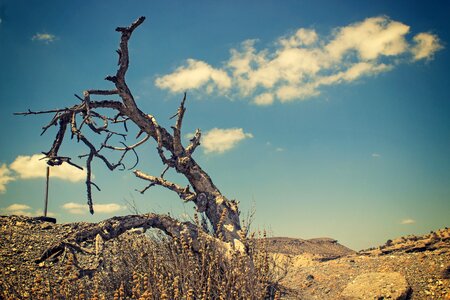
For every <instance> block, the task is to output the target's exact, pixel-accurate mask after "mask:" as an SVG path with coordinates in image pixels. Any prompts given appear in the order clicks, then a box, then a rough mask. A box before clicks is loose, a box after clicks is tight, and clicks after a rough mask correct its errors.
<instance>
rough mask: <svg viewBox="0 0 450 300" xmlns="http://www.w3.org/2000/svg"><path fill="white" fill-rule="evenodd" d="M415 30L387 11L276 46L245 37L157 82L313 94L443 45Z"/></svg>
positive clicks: (263, 93)
mask: <svg viewBox="0 0 450 300" xmlns="http://www.w3.org/2000/svg"><path fill="white" fill-rule="evenodd" d="M409 32H410V27H409V26H408V25H406V24H403V23H401V22H398V21H394V20H391V19H390V18H388V17H386V16H379V17H373V18H367V19H365V20H363V21H361V22H357V23H353V24H349V25H347V26H343V27H338V28H335V29H334V30H332V34H331V35H329V36H322V37H321V36H319V34H318V33H317V32H316V31H315V30H314V29H306V28H299V29H297V30H296V31H295V32H294V33H292V34H290V35H285V36H282V37H280V38H278V39H276V43H275V44H274V45H275V46H271V47H267V48H265V49H262V50H259V51H258V50H257V49H256V46H255V45H256V42H257V40H255V39H252V40H246V41H244V42H243V43H242V44H241V46H240V47H238V48H235V49H231V50H230V58H229V59H228V60H226V61H225V62H224V63H223V64H222V67H218V68H215V67H213V66H211V65H209V64H208V63H206V62H203V61H199V60H194V59H188V60H187V63H186V64H185V65H184V66H181V67H179V68H177V69H176V70H175V71H174V72H173V73H171V74H168V75H165V76H162V77H159V78H157V79H156V81H155V83H156V85H157V86H158V87H160V88H162V89H168V90H170V91H172V92H181V91H183V90H185V89H187V88H191V89H202V90H203V91H205V92H206V93H212V92H213V91H214V90H218V91H219V92H220V93H222V94H226V95H228V96H230V97H231V98H237V97H249V98H250V99H252V100H251V101H252V102H253V103H254V104H256V105H260V106H267V105H271V104H272V103H274V102H275V101H276V100H278V101H281V102H290V101H294V100H303V99H308V98H311V97H313V96H317V95H319V94H320V93H321V91H322V89H323V88H324V87H325V86H330V85H337V84H344V83H349V82H353V81H355V80H358V79H360V78H363V77H369V76H374V75H377V74H379V73H381V72H387V71H390V70H392V69H393V68H394V67H396V66H398V65H399V64H400V63H402V62H407V61H409V59H407V58H408V56H409V57H412V59H413V60H420V59H424V58H427V59H428V58H430V57H432V56H433V55H434V53H435V52H436V51H438V50H440V49H442V45H441V44H440V42H439V38H438V37H437V36H436V35H432V34H430V33H419V34H416V35H415V36H414V38H413V40H412V41H408V40H407V34H408V33H409ZM272 45H273V44H272Z"/></svg>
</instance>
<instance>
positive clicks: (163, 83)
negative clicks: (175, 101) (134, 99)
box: [155, 59, 231, 93]
mask: <svg viewBox="0 0 450 300" xmlns="http://www.w3.org/2000/svg"><path fill="white" fill-rule="evenodd" d="M155 83H156V85H157V86H158V87H160V88H163V89H169V90H171V91H172V92H182V91H185V90H188V89H197V88H200V87H201V86H204V85H207V84H209V85H208V86H207V92H208V93H211V92H212V90H213V87H214V86H215V87H217V88H218V89H219V90H223V89H228V88H230V86H231V79H230V78H229V77H228V74H227V73H226V72H225V71H223V70H219V69H214V68H213V67H211V66H210V65H209V64H207V63H205V62H203V61H199V60H195V59H188V60H187V66H182V67H179V68H178V69H176V70H175V71H174V72H173V73H172V74H169V75H166V76H163V77H160V78H157V79H156V82H155Z"/></svg>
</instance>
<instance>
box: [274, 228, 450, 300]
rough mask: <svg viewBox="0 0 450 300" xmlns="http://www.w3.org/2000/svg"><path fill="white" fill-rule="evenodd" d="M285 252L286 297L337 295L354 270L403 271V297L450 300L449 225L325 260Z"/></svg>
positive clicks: (365, 271)
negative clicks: (287, 265) (406, 288)
mask: <svg viewBox="0 0 450 300" xmlns="http://www.w3.org/2000/svg"><path fill="white" fill-rule="evenodd" d="M286 257H289V259H290V261H291V268H290V269H289V273H288V275H287V276H286V277H285V278H284V279H283V281H282V284H283V285H284V286H285V287H286V288H288V289H289V291H290V293H289V296H286V298H287V299H341V298H342V295H341V294H342V291H343V290H344V289H345V288H346V286H348V285H349V284H350V283H351V282H353V281H354V280H355V278H357V276H358V275H361V274H367V273H372V272H379V273H391V272H397V273H399V274H400V275H402V276H404V278H405V279H406V281H407V283H408V284H409V286H410V291H409V293H408V297H407V299H450V230H449V229H441V230H438V231H436V232H432V233H430V234H428V235H425V236H408V237H402V238H398V239H395V240H393V241H389V242H388V243H387V244H385V245H382V246H380V247H378V248H374V249H369V250H365V251H360V252H359V253H353V254H349V255H344V256H342V257H340V258H337V259H333V260H328V261H323V260H321V259H320V257H319V258H318V257H317V255H314V254H312V253H303V254H301V255H297V256H294V255H290V256H285V257H283V258H284V259H286ZM280 259H282V258H280ZM393 284H395V283H393ZM362 288H365V289H369V288H370V287H369V286H367V287H362ZM381 299H389V298H388V296H387V297H385V298H381Z"/></svg>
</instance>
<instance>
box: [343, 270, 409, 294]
mask: <svg viewBox="0 0 450 300" xmlns="http://www.w3.org/2000/svg"><path fill="white" fill-rule="evenodd" d="M410 291H411V288H410V286H409V284H408V282H407V281H406V279H405V277H404V276H403V275H402V274H400V273H397V272H391V273H366V274H362V275H359V276H358V277H356V278H355V279H354V280H353V281H352V282H350V283H349V284H348V285H347V287H346V288H345V289H344V290H343V291H342V293H341V296H342V299H345V300H356V299H376V300H378V299H394V300H404V299H407V297H408V295H409V293H410Z"/></svg>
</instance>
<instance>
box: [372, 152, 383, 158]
mask: <svg viewBox="0 0 450 300" xmlns="http://www.w3.org/2000/svg"><path fill="white" fill-rule="evenodd" d="M372 157H373V158H380V157H381V154H380V153H372Z"/></svg>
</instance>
